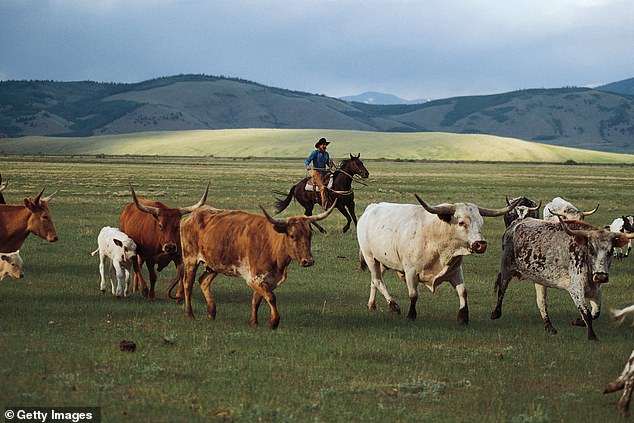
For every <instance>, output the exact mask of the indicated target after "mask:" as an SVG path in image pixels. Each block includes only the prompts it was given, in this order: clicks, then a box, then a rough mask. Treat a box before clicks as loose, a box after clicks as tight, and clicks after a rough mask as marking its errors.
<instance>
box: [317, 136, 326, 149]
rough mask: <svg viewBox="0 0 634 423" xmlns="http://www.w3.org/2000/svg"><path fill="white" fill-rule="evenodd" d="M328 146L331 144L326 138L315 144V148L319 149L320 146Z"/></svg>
mask: <svg viewBox="0 0 634 423" xmlns="http://www.w3.org/2000/svg"><path fill="white" fill-rule="evenodd" d="M324 144H325V145H328V144H330V143H329V142H328V141H326V138H320V139H319V141H317V144H315V148H319V146H320V145H324Z"/></svg>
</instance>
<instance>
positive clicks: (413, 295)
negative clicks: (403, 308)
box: [405, 269, 418, 320]
mask: <svg viewBox="0 0 634 423" xmlns="http://www.w3.org/2000/svg"><path fill="white" fill-rule="evenodd" d="M405 283H406V284H407V293H408V295H409V311H408V312H407V318H408V319H410V320H416V302H417V301H418V275H417V274H416V270H415V269H408V270H407V271H405Z"/></svg>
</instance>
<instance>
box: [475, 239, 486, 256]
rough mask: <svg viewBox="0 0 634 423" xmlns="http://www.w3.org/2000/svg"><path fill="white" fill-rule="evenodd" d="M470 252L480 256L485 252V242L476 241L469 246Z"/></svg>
mask: <svg viewBox="0 0 634 423" xmlns="http://www.w3.org/2000/svg"><path fill="white" fill-rule="evenodd" d="M471 250H472V251H473V252H474V253H476V254H482V253H484V252H485V251H486V250H487V242H486V241H476V242H474V243H473V244H471Z"/></svg>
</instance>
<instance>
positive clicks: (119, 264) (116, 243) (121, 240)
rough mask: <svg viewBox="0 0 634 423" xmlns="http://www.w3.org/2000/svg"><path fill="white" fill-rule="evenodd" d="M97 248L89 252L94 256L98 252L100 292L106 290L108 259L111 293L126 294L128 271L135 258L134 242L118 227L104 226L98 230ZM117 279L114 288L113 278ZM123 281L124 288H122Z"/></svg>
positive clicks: (128, 278) (118, 295) (119, 295)
mask: <svg viewBox="0 0 634 423" xmlns="http://www.w3.org/2000/svg"><path fill="white" fill-rule="evenodd" d="M97 244H98V246H99V248H97V249H96V250H95V251H93V252H92V253H91V254H92V255H93V256H94V255H96V254H97V253H99V273H100V274H101V293H102V294H103V293H104V292H106V275H105V270H106V269H105V261H106V258H108V259H110V285H111V287H112V295H116V296H117V297H121V295H122V294H123V295H124V296H125V297H127V296H128V292H129V285H130V271H131V269H132V265H133V261H134V260H136V244H135V243H134V241H133V240H132V238H130V237H129V236H128V235H126V234H125V233H123V232H121V231H120V230H119V229H116V228H112V227H110V226H105V227H103V228H102V229H101V231H100V232H99V236H98V237H97ZM115 278H116V279H117V287H116V289H115V285H114V279H115ZM124 282H125V290H124V288H123V285H124Z"/></svg>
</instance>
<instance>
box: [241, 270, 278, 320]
mask: <svg viewBox="0 0 634 423" xmlns="http://www.w3.org/2000/svg"><path fill="white" fill-rule="evenodd" d="M247 284H248V285H249V286H250V287H251V288H253V290H254V291H256V292H257V293H258V294H259V296H260V299H257V298H256V296H255V294H254V295H253V299H252V300H251V324H252V325H254V326H257V324H258V314H257V313H258V307H259V306H260V302H261V300H262V298H261V297H264V299H265V300H266V302H267V303H269V308H270V309H271V320H269V327H270V328H271V329H277V327H278V325H279V324H280V313H279V311H278V310H277V299H276V297H275V294H274V293H273V292H272V291H269V290H268V289H266V288H265V287H263V286H262V285H261V284H259V283H258V282H255V281H249V282H247ZM254 303H255V304H254Z"/></svg>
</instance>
